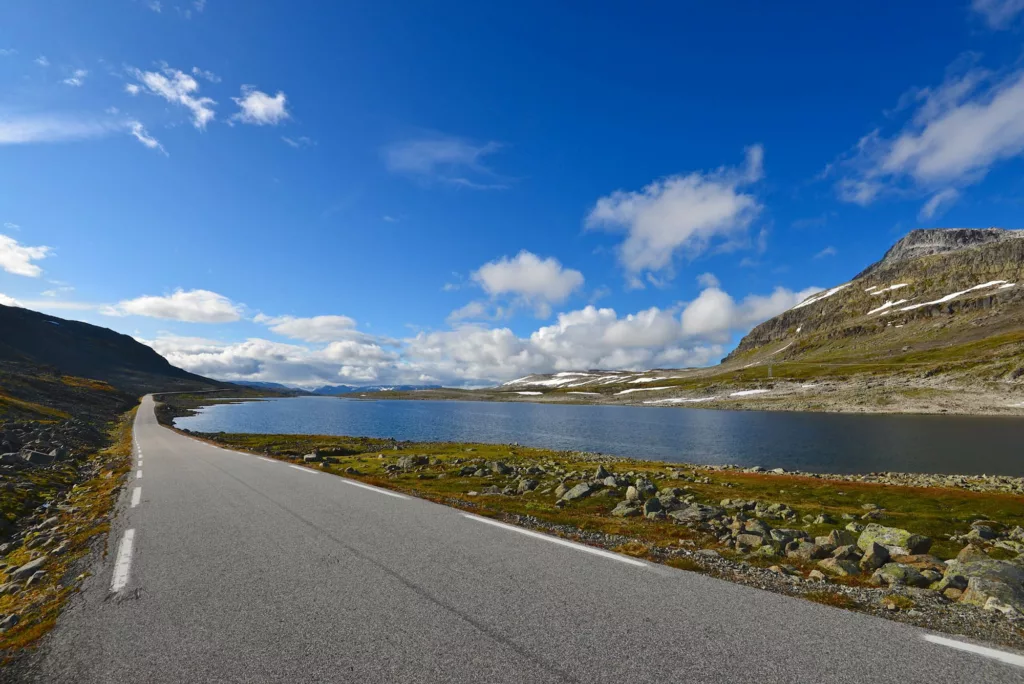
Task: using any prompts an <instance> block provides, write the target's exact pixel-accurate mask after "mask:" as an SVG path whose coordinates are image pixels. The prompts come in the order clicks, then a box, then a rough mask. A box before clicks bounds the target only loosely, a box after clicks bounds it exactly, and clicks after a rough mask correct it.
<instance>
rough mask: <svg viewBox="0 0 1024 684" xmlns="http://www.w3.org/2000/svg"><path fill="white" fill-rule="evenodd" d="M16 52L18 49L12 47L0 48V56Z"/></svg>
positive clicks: (7, 55)
mask: <svg viewBox="0 0 1024 684" xmlns="http://www.w3.org/2000/svg"><path fill="white" fill-rule="evenodd" d="M16 54H18V51H17V50H15V49H14V48H0V57H10V56H12V55H16Z"/></svg>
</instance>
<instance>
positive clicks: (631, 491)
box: [626, 485, 640, 501]
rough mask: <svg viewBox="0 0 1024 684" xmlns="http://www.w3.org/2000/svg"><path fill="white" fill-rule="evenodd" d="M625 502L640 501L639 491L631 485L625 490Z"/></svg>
mask: <svg viewBox="0 0 1024 684" xmlns="http://www.w3.org/2000/svg"><path fill="white" fill-rule="evenodd" d="M626 500H627V501H639V500H640V490H639V489H637V488H636V487H634V486H633V485H629V487H627V488H626Z"/></svg>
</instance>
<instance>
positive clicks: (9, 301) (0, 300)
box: [0, 292, 21, 306]
mask: <svg viewBox="0 0 1024 684" xmlns="http://www.w3.org/2000/svg"><path fill="white" fill-rule="evenodd" d="M0 304H3V305H4V306H21V304H19V303H18V300H17V299H15V298H14V297H8V296H7V295H5V294H4V293H3V292H0Z"/></svg>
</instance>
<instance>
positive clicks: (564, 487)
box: [555, 482, 569, 499]
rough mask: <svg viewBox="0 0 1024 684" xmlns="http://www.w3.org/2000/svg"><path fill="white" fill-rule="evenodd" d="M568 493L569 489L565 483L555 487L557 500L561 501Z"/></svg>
mask: <svg viewBox="0 0 1024 684" xmlns="http://www.w3.org/2000/svg"><path fill="white" fill-rule="evenodd" d="M567 491H569V487H568V486H567V485H566V484H565V483H564V482H562V483H560V484H559V485H558V486H557V487H555V498H556V499H561V498H562V497H563V496H565V493H566V492H567Z"/></svg>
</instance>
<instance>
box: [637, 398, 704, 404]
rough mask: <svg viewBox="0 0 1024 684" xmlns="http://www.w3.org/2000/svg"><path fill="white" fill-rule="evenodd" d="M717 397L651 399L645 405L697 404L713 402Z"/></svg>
mask: <svg viewBox="0 0 1024 684" xmlns="http://www.w3.org/2000/svg"><path fill="white" fill-rule="evenodd" d="M717 398H718V397H699V398H697V399H679V398H676V399H652V400H650V401H645V402H644V403H645V404H699V403H700V402H702V401H714V400H715V399H717Z"/></svg>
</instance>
